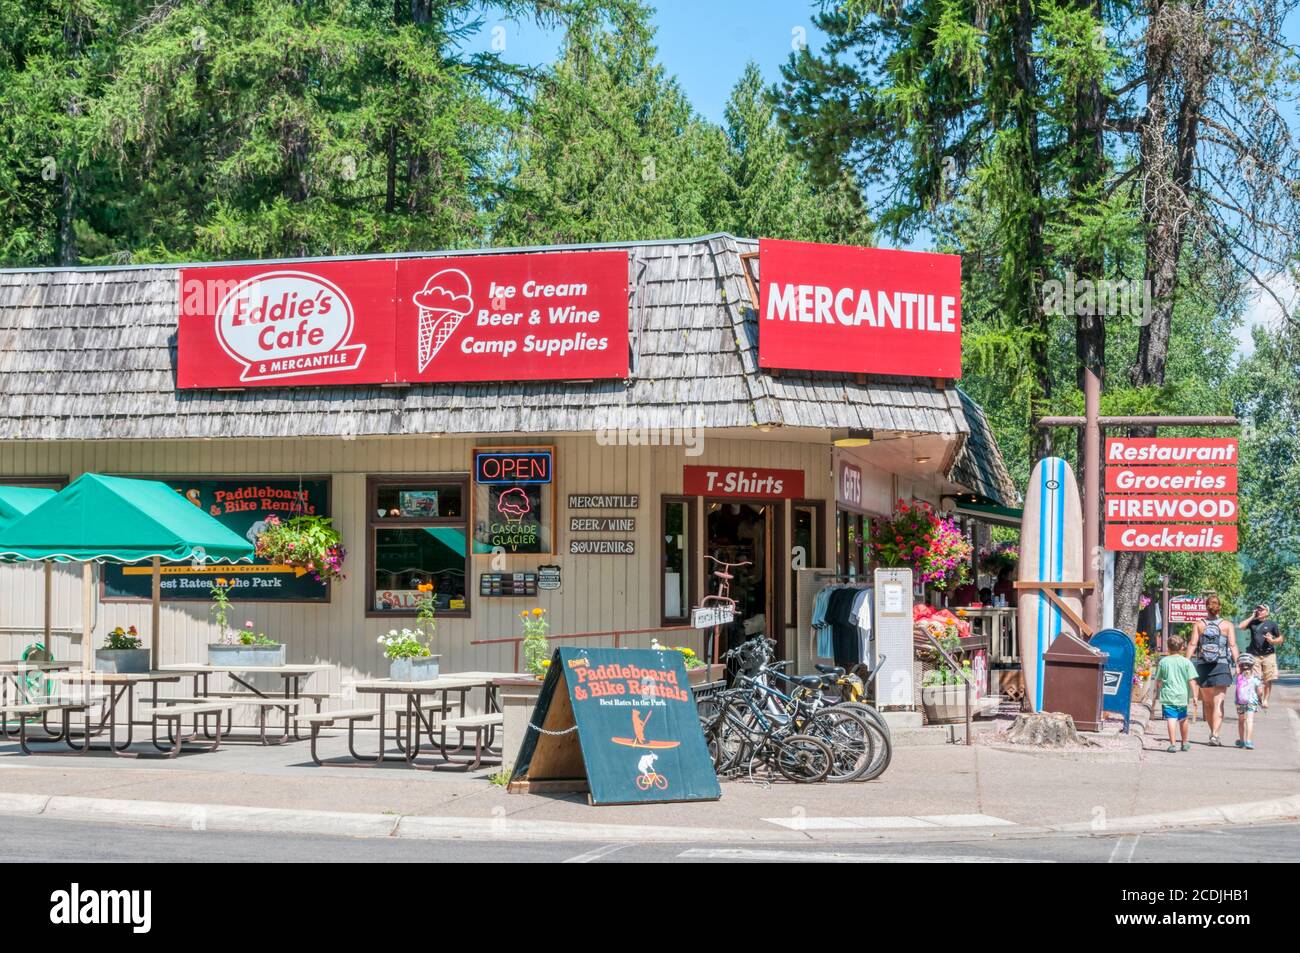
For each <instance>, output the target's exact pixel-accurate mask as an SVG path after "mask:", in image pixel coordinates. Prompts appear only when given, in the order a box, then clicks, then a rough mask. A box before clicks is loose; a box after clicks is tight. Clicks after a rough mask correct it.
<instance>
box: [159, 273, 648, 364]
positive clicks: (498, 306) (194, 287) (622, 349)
mask: <svg viewBox="0 0 1300 953" xmlns="http://www.w3.org/2000/svg"><path fill="white" fill-rule="evenodd" d="M627 274H628V273H627V254H626V253H625V252H582V253H578V252H568V253H556V254H544V255H481V256H466V257H460V258H424V259H420V258H403V259H387V260H383V259H378V260H373V261H346V262H310V261H304V262H301V263H290V264H282V265H276V264H269V263H268V264H265V265H239V266H232V267H221V268H185V269H182V270H181V288H180V299H181V302H180V303H181V314H180V328H179V330H178V332H177V351H178V358H177V364H178V367H177V383H178V386H180V387H182V388H187V387H231V388H236V387H300V386H310V385H317V386H333V385H339V384H384V383H395V382H417V381H522V380H584V379H589V378H590V379H596V378H619V377H626V376H627V372H628V326H627V315H628V306H627Z"/></svg>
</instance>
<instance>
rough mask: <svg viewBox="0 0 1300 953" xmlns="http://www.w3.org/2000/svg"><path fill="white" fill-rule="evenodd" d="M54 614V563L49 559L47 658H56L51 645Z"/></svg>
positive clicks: (46, 588) (46, 612) (46, 602)
mask: <svg viewBox="0 0 1300 953" xmlns="http://www.w3.org/2000/svg"><path fill="white" fill-rule="evenodd" d="M53 613H54V563H52V562H50V561H49V560H48V559H47V560H46V561H45V628H44V630H43V631H44V633H45V637H44V642H45V657H46V658H49V659H52V658H54V647H53V646H52V645H50V641H51V640H52V639H53V632H54V629H53V623H52V622H51V621H50V617H51V616H52V615H53Z"/></svg>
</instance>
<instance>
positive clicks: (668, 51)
mask: <svg viewBox="0 0 1300 953" xmlns="http://www.w3.org/2000/svg"><path fill="white" fill-rule="evenodd" d="M651 6H652V7H653V8H654V11H655V13H654V24H655V27H656V29H657V31H658V33H657V37H656V43H657V45H658V48H659V61H660V63H662V64H663V65H664V67H665V68H666V69H667V70H668V72H669V73H670V74H672V75H673V76H675V77H677V80H678V82H680V83H681V86H682V88H683V90H684V91H685V92H686V95H687V97H688V98H689V99H690V101H691V103H692V104H693V105H694V106H695V108H696V110H697V111H698V112H699V113H700V114H701V115H702V116H704V117H705V118H706V119H709V120H712V121H713V122H717V123H721V122H722V119H723V116H722V111H723V107H724V106H725V104H726V101H727V97H728V95H729V94H730V92H731V88H732V86H734V85H735V83H736V80H737V79H738V78H739V77H740V74H741V71H742V70H744V68H745V64H746V63H747V62H749V61H750V60H753V61H754V62H756V63H757V64H758V66H759V68H760V69H761V70H762V72H763V75H764V77H765V78H766V79H767V81H768V82H775V81H776V80H777V79H779V77H780V67H781V64H782V63H784V62H785V61H786V60H787V59H788V58H789V56H790V53H791V51H792V49H793V48H794V46H793V45H794V44H795V43H798V42H804V43H807V45H808V46H810V47H811V48H812V49H813V50H814V51H816V50H818V49H820V48H821V44H822V40H823V35H822V34H821V33H820V31H818V30H817V29H816V28H815V27H813V25H812V14H813V13H814V11H815V6H814V3H813V2H812V0H808V2H800V0H663V2H660V3H652V4H651ZM494 31H495V32H494ZM1284 32H1285V34H1286V37H1287V39H1288V40H1289V41H1290V42H1292V43H1300V13H1295V14H1293V15H1292V16H1291V18H1290V20H1289V21H1288V23H1287V27H1286V29H1285V31H1284ZM560 39H561V35H560V34H559V33H558V32H556V31H547V30H542V29H539V28H538V27H536V26H533V25H532V24H527V23H524V24H518V23H512V22H509V21H496V20H493V19H491V18H489V19H487V20H486V21H485V23H484V27H483V30H482V31H481V32H480V34H479V36H478V37H477V38H476V39H475V40H473V41H472V42H471V43H470V44H469V45H470V46H471V48H476V49H485V50H486V49H491V48H493V46H492V44H493V42H494V41H495V42H497V43H501V42H504V44H505V50H504V53H505V56H506V58H507V59H510V60H512V61H514V62H517V63H527V64H531V65H544V64H546V63H550V62H552V61H554V59H555V57H556V53H557V52H558V50H559V44H560ZM1283 110H1284V112H1285V113H1286V114H1288V115H1289V116H1290V117H1291V120H1292V130H1293V134H1296V135H1300V120H1298V119H1297V116H1298V115H1300V110H1298V109H1297V103H1295V102H1292V103H1289V104H1285V105H1283ZM927 244H928V239H927V237H926V236H918V239H917V241H916V243H915V246H914V247H917V248H924V247H926V245H927ZM1276 287H1277V288H1278V291H1279V293H1280V294H1281V296H1282V297H1283V298H1284V299H1285V300H1289V301H1292V302H1293V303H1294V302H1296V301H1300V288H1297V287H1296V284H1295V282H1293V281H1290V280H1288V279H1281V280H1279V282H1278V283H1277V285H1276ZM1277 312H1278V308H1277V306H1276V304H1275V303H1274V302H1273V301H1272V299H1271V298H1268V297H1267V296H1265V295H1263V294H1262V293H1261V295H1260V297H1259V298H1258V299H1257V301H1256V303H1255V306H1254V307H1253V308H1252V309H1251V311H1250V313H1249V314H1247V316H1246V321H1245V324H1244V325H1243V326H1242V327H1241V328H1240V331H1239V338H1240V343H1241V345H1242V349H1243V351H1248V350H1249V349H1250V347H1251V345H1250V331H1249V328H1250V326H1251V325H1253V324H1256V323H1273V322H1275V321H1276V320H1278V314H1277Z"/></svg>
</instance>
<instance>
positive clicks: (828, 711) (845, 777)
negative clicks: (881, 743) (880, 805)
mask: <svg viewBox="0 0 1300 953" xmlns="http://www.w3.org/2000/svg"><path fill="white" fill-rule="evenodd" d="M803 732H804V733H805V734H808V735H812V736H813V737H814V738H817V739H819V740H821V741H822V742H824V743H825V745H826V747H828V748H830V750H831V757H832V764H831V770H830V774H828V775H827V776H826V780H827V781H834V782H838V781H856V780H857V779H858V778H860V777H862V775H863V774H865V773H866V771H867V769H868V768H870V767H871V763H872V761H873V760H874V756H875V732H874V731H873V729H872V726H871V725H870V724H869V723H868V722H867V719H866V718H864V717H862V716H861V715H859V714H858V713H857V712H854V711H850V710H848V709H845V708H840V707H835V708H823V709H822V710H821V711H818V712H816V713H814V714H813V715H811V716H810V717H809V718H808V719H807V721H806V722H805V723H804V725H803Z"/></svg>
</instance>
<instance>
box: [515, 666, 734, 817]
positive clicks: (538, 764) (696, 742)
mask: <svg viewBox="0 0 1300 953" xmlns="http://www.w3.org/2000/svg"><path fill="white" fill-rule="evenodd" d="M532 723H533V724H534V725H537V726H539V727H541V728H542V729H543V730H542V731H536V730H534V729H532V728H529V729H528V730H527V731H526V733H525V735H524V741H523V744H522V745H520V747H519V756H518V757H517V758H515V765H514V770H513V772H512V773H511V776H510V784H509V787H508V790H510V791H511V792H515V793H518V792H523V791H529V792H533V793H545V792H554V791H587V792H588V799H589V800H590V802H591V803H592V804H642V803H649V802H658V801H716V800H717V799H718V798H720V797H722V789H721V788H720V787H719V785H718V776H717V774H716V773H715V772H714V770H713V759H712V758H710V757H709V750H708V746H707V745H706V744H705V741H704V732H703V731H702V730H701V729H700V720H699V716H698V715H697V714H696V711H695V696H694V694H693V693H692V692H691V687H690V684H689V682H688V680H687V677H686V665H685V664H684V662H683V660H682V654H681V653H680V652H675V651H672V650H668V651H662V652H659V651H654V650H653V649H581V648H562V649H556V651H555V655H554V656H553V657H552V658H551V667H550V669H549V671H548V672H547V674H546V680H545V681H544V682H543V683H542V690H541V694H539V695H538V698H537V706H536V708H534V709H533V718H532Z"/></svg>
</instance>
